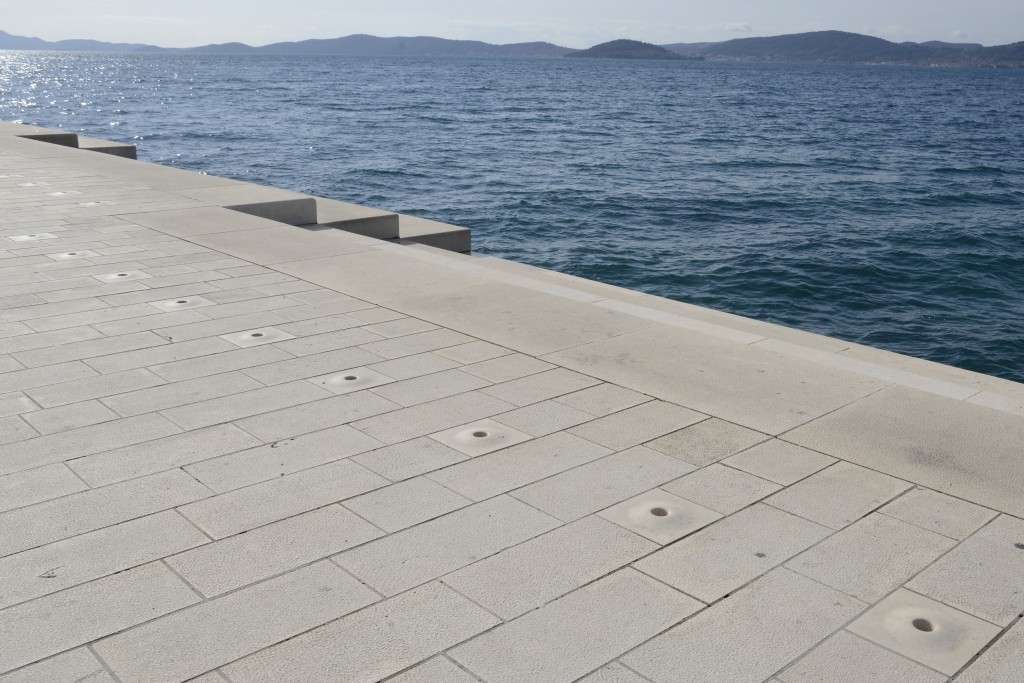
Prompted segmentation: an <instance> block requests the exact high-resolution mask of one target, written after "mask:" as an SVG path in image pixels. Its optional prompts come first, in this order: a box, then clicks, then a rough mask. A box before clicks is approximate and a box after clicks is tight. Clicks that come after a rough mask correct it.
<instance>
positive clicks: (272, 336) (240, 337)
mask: <svg viewBox="0 0 1024 683" xmlns="http://www.w3.org/2000/svg"><path fill="white" fill-rule="evenodd" d="M220 338H221V339H223V340H224V341H227V342H231V343H232V344H234V345H235V346H238V347H240V348H243V349H244V348H248V347H250V346H260V345H261V344H273V343H274V342H280V341H287V340H289V339H295V335H293V334H288V333H287V332H284V331H283V330H279V329H277V328H276V327H260V328H257V329H255V330H246V331H244V332H233V333H232V334H222V335H220Z"/></svg>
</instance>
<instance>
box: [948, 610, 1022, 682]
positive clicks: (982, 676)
mask: <svg viewBox="0 0 1024 683" xmlns="http://www.w3.org/2000/svg"><path fill="white" fill-rule="evenodd" d="M1022 680H1024V626H1022V622H1020V621H1018V622H1017V624H1016V625H1015V626H1014V627H1013V628H1011V629H1010V630H1009V631H1006V632H1005V633H1003V635H1002V637H1001V638H1000V639H999V640H997V641H996V643H995V644H994V645H993V646H992V647H991V648H989V649H988V650H987V651H986V652H985V653H984V654H982V655H981V657H979V658H978V660H977V661H975V662H974V663H973V664H971V665H970V666H969V667H967V669H966V670H965V671H964V672H963V673H962V674H960V677H959V678H957V683H996V682H997V681H1022Z"/></svg>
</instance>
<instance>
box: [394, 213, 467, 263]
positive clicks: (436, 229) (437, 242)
mask: <svg viewBox="0 0 1024 683" xmlns="http://www.w3.org/2000/svg"><path fill="white" fill-rule="evenodd" d="M398 237H399V239H402V240H406V241H408V242H415V243H417V244H426V245H428V246H431V247H437V248H438V249H446V250H448V251H455V252H460V253H464V252H468V251H471V250H472V248H473V243H472V231H471V230H470V229H469V228H463V227H459V226H458V225H449V224H448V223H441V222H440V221H432V220H428V219H426V218H419V217H417V216H406V215H404V214H399V216H398Z"/></svg>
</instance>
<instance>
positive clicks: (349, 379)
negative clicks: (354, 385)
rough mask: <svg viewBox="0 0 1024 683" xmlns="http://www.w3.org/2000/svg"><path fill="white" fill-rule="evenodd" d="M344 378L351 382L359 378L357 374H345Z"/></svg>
mask: <svg viewBox="0 0 1024 683" xmlns="http://www.w3.org/2000/svg"><path fill="white" fill-rule="evenodd" d="M344 379H345V381H346V382H351V381H353V380H357V379H359V378H358V377H356V376H355V375H345V377H344Z"/></svg>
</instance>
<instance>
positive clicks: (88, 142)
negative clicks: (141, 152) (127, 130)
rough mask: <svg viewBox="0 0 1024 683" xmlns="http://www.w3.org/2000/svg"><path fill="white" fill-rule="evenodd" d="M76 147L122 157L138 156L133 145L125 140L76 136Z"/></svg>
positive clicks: (131, 157) (133, 157)
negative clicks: (116, 140)
mask: <svg viewBox="0 0 1024 683" xmlns="http://www.w3.org/2000/svg"><path fill="white" fill-rule="evenodd" d="M78 148H79V149H87V150H89V151H90V152H99V153H101V154H110V155H113V156H115V157H124V158H125V159H137V158H138V157H137V155H136V150H135V145H131V144H128V143H126V142H111V141H110V140H100V139H98V138H86V137H82V136H78Z"/></svg>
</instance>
